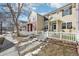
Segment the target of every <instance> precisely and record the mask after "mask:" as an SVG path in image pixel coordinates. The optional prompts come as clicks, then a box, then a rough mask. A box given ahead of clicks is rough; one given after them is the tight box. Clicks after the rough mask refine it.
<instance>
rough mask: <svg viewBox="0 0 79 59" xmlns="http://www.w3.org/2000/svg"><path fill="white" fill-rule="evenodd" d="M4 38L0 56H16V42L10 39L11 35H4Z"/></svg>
mask: <svg viewBox="0 0 79 59" xmlns="http://www.w3.org/2000/svg"><path fill="white" fill-rule="evenodd" d="M5 38H6V39H5V40H4V43H3V45H2V46H3V48H2V49H1V50H0V56H18V50H17V49H16V47H15V43H16V40H14V39H13V38H12V36H11V34H7V35H5Z"/></svg>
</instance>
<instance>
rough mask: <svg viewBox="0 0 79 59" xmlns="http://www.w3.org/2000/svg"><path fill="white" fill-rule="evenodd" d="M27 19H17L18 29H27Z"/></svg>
mask: <svg viewBox="0 0 79 59" xmlns="http://www.w3.org/2000/svg"><path fill="white" fill-rule="evenodd" d="M26 24H27V21H19V29H20V31H26V30H27V26H26Z"/></svg>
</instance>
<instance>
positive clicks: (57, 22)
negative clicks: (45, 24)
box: [56, 21, 59, 32]
mask: <svg viewBox="0 0 79 59" xmlns="http://www.w3.org/2000/svg"><path fill="white" fill-rule="evenodd" d="M58 30H59V28H58V21H56V32H58Z"/></svg>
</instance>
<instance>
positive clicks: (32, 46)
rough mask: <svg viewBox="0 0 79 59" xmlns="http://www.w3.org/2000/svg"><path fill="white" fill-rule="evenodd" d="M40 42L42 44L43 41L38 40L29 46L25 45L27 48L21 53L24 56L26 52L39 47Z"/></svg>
mask: <svg viewBox="0 0 79 59" xmlns="http://www.w3.org/2000/svg"><path fill="white" fill-rule="evenodd" d="M40 44H41V42H38V41H35V42H32V44H29V45H28V46H26V47H25V49H23V50H22V51H20V54H21V55H22V56H23V55H25V54H26V53H28V52H30V51H33V50H35V49H37V48H38V47H39V46H40Z"/></svg>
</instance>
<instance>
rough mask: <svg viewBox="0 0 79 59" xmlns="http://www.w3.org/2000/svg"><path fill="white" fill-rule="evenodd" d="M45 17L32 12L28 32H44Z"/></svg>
mask: <svg viewBox="0 0 79 59" xmlns="http://www.w3.org/2000/svg"><path fill="white" fill-rule="evenodd" d="M44 19H45V18H44V17H43V16H41V15H40V14H38V13H36V12H34V11H32V12H31V13H30V16H29V20H28V24H27V31H43V30H44Z"/></svg>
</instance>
